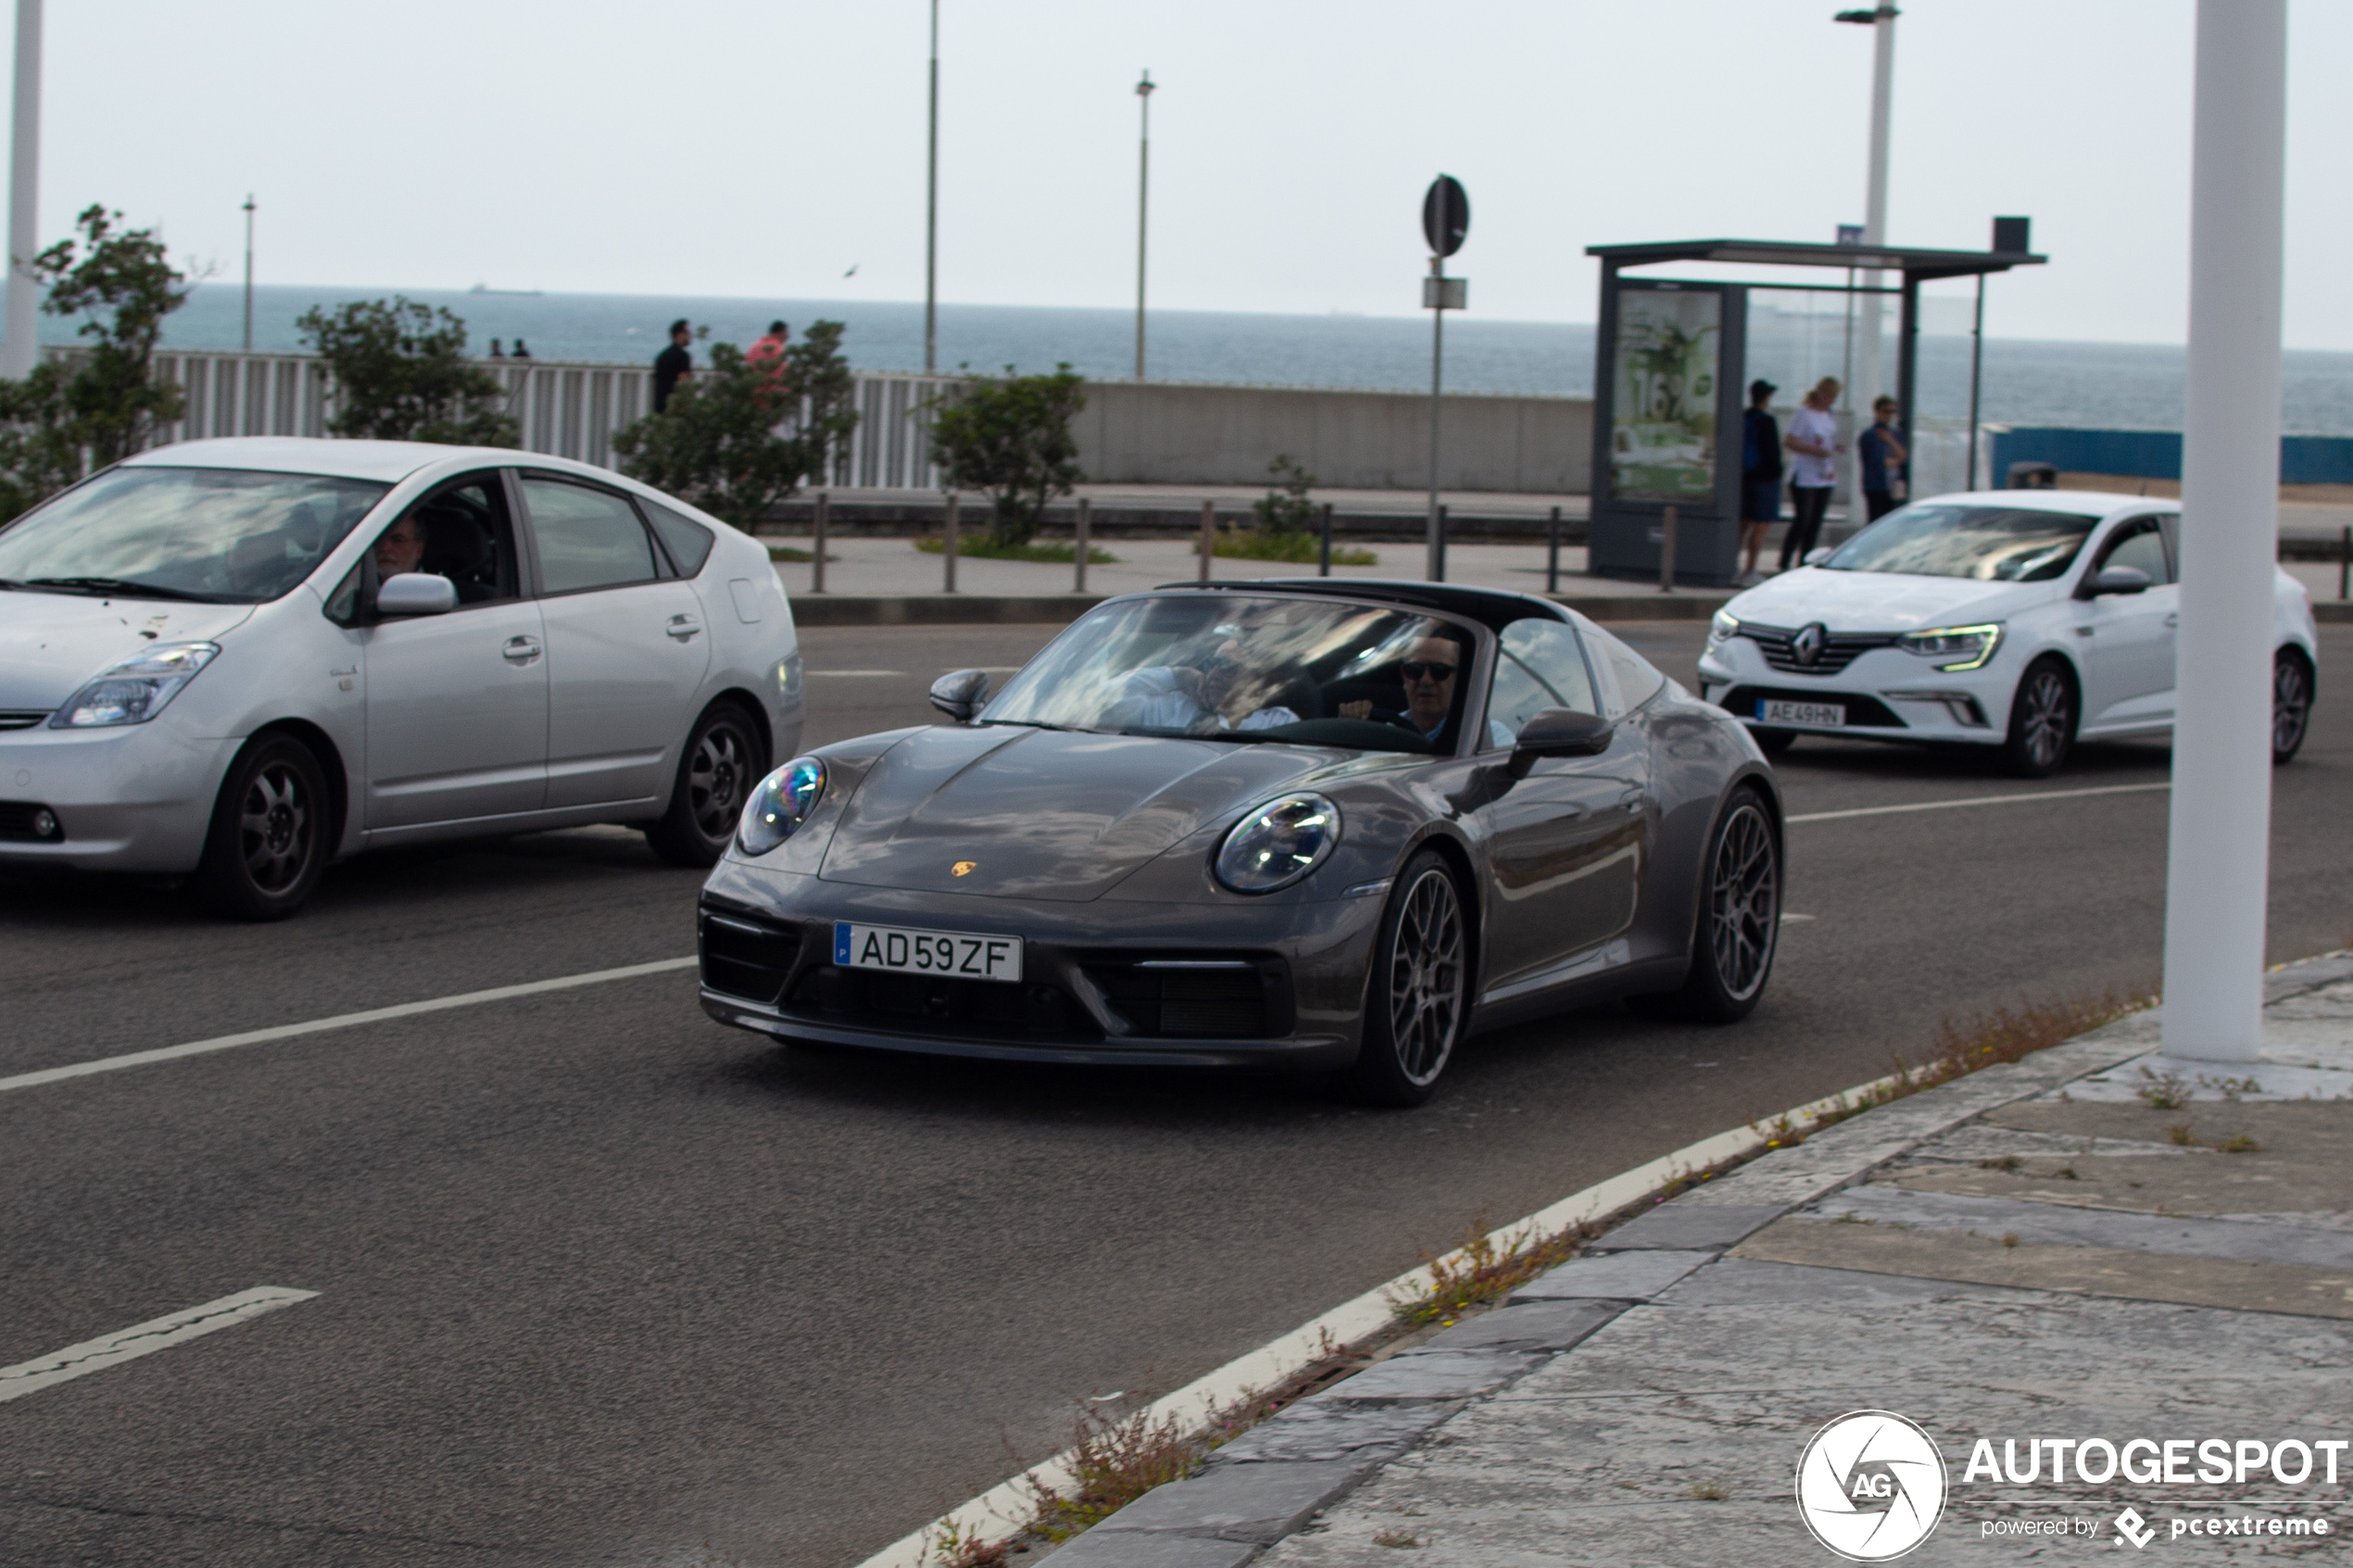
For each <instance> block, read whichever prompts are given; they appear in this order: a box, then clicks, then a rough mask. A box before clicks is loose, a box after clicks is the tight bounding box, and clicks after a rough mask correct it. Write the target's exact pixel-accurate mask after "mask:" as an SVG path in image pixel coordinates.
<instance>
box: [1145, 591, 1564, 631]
mask: <svg viewBox="0 0 2353 1568" xmlns="http://www.w3.org/2000/svg"><path fill="white" fill-rule="evenodd" d="M1265 588H1277V589H1280V590H1281V591H1282V592H1284V593H1286V594H1328V595H1330V596H1332V597H1333V598H1336V599H1377V600H1383V601H1386V602H1388V603H1390V604H1401V605H1413V606H1416V607H1417V608H1423V609H1435V610H1441V611H1443V612H1444V613H1446V614H1448V615H1454V616H1460V617H1461V618H1462V619H1463V620H1465V621H1478V622H1479V623H1480V624H1481V625H1483V626H1486V627H1488V628H1490V629H1491V630H1493V631H1498V632H1500V631H1502V630H1503V629H1504V627H1506V626H1508V625H1510V624H1511V623H1512V622H1513V621H1526V620H1527V619H1528V618H1529V617H1530V616H1542V617H1545V618H1546V619H1549V620H1553V621H1567V619H1568V612H1567V610H1565V609H1563V608H1561V607H1560V606H1558V605H1556V604H1554V602H1553V601H1552V600H1550V599H1545V598H1539V597H1537V596H1535V595H1534V594H1513V593H1507V592H1505V591H1504V590H1503V589H1501V588H1466V587H1463V586H1460V585H1459V584H1456V583H1414V582H1404V581H1390V580H1386V579H1382V578H1364V577H1261V578H1256V579H1253V580H1252V581H1250V582H1231V583H1162V584H1161V585H1160V586H1159V587H1157V588H1154V589H1153V590H1152V592H1153V593H1156V594H1159V593H1171V592H1176V591H1178V590H1186V591H1190V592H1193V593H1202V594H1220V593H1224V594H1246V593H1249V592H1251V591H1252V589H1265Z"/></svg>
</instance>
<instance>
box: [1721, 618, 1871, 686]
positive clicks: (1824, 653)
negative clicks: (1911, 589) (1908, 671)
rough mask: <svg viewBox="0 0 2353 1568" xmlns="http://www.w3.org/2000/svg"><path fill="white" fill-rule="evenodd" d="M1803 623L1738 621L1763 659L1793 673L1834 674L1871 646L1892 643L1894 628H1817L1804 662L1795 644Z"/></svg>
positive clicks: (1743, 634) (1744, 634)
mask: <svg viewBox="0 0 2353 1568" xmlns="http://www.w3.org/2000/svg"><path fill="white" fill-rule="evenodd" d="M1807 630H1809V628H1806V627H1789V626H1758V625H1756V624H1755V623H1753V622H1751V621H1742V622H1741V635H1742V636H1743V637H1746V638H1748V639H1749V640H1750V641H1751V642H1753V643H1755V645H1756V646H1757V650H1758V651H1759V652H1761V653H1762V654H1764V656H1765V662H1766V663H1768V664H1769V665H1771V666H1772V667H1773V668H1774V669H1776V670H1779V671H1784V672H1786V673H1788V674H1792V675H1835V674H1837V673H1838V672H1839V671H1842V670H1843V669H1845V668H1846V667H1847V666H1848V665H1850V664H1852V663H1854V662H1855V660H1856V657H1857V656H1858V655H1861V654H1865V653H1869V651H1870V650H1871V649H1873V648H1886V647H1894V646H1895V639H1896V638H1897V637H1899V636H1900V635H1902V633H1897V632H1820V633H1816V635H1817V636H1818V638H1819V639H1820V642H1819V644H1818V647H1817V649H1816V651H1815V653H1814V658H1813V661H1812V662H1811V663H1808V662H1806V659H1805V658H1804V657H1803V654H1802V651H1801V649H1800V648H1799V646H1798V637H1799V635H1800V633H1803V632H1805V631H1807Z"/></svg>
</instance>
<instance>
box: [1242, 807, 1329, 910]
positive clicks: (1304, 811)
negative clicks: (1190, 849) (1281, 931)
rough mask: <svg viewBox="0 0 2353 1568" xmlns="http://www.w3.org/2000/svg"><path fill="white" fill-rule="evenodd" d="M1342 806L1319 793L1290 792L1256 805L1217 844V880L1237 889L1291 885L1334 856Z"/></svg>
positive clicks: (1257, 890) (1271, 889)
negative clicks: (1223, 840) (1333, 849)
mask: <svg viewBox="0 0 2353 1568" xmlns="http://www.w3.org/2000/svg"><path fill="white" fill-rule="evenodd" d="M1339 842H1340V808H1339V807H1337V806H1335V805H1333V804H1332V803H1331V802H1330V801H1328V800H1327V799H1325V798H1324V797H1322V796H1320V795H1286V796H1284V797H1282V798H1281V799H1279V800H1269V801H1268V802H1266V804H1265V805H1264V806H1258V807H1253V808H1252V809H1251V810H1249V811H1248V812H1245V813H1244V814H1243V816H1242V820H1241V821H1240V822H1236V823H1235V824H1234V827H1233V831H1232V832H1230V833H1228V834H1227V835H1226V842H1225V843H1224V844H1222V845H1220V846H1218V849H1217V862H1216V870H1217V880H1218V881H1219V882H1222V883H1224V884H1226V885H1227V887H1230V888H1232V889H1233V890H1234V891H1235V892H1237V893H1272V892H1274V891H1275V890H1276V889H1277V888H1280V887H1289V886H1290V884H1292V883H1294V882H1297V881H1298V880H1299V879H1300V878H1301V877H1303V876H1305V875H1306V874H1307V873H1308V872H1312V871H1314V870H1315V868H1316V867H1317V866H1320V865H1322V864H1323V863H1324V862H1325V860H1327V859H1329V858H1330V856H1331V852H1332V846H1334V845H1336V844H1338V843H1339Z"/></svg>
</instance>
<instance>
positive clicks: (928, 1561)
mask: <svg viewBox="0 0 2353 1568" xmlns="http://www.w3.org/2000/svg"><path fill="white" fill-rule="evenodd" d="M1012 1551H1013V1537H1010V1536H1008V1537H1004V1538H1003V1539H1001V1540H994V1541H992V1540H988V1539H985V1538H983V1537H981V1536H980V1535H978V1534H977V1533H975V1534H971V1535H967V1534H965V1532H964V1527H963V1525H961V1524H957V1523H956V1522H955V1521H954V1520H953V1519H950V1520H947V1521H945V1522H944V1523H942V1524H939V1525H938V1526H937V1528H936V1529H934V1530H933V1532H932V1533H931V1534H930V1536H929V1537H926V1538H925V1541H924V1555H923V1558H922V1562H923V1563H924V1568H1005V1564H1006V1563H1008V1562H1011V1561H1012Z"/></svg>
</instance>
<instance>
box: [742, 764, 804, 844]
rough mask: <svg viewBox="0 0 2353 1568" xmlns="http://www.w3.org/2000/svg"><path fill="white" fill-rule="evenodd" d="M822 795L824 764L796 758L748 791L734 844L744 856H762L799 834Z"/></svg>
mask: <svg viewBox="0 0 2353 1568" xmlns="http://www.w3.org/2000/svg"><path fill="white" fill-rule="evenodd" d="M824 793H825V765H824V763H823V762H820V761H819V760H818V759H816V758H814V757H796V758H794V759H792V760H791V761H789V762H787V763H786V764H785V765H784V766H783V767H781V768H779V769H777V770H776V771H774V772H773V773H771V774H769V775H768V776H767V777H766V778H764V779H762V780H761V781H760V787H759V788H758V789H755V790H753V791H752V792H751V800H750V802H749V804H748V805H746V806H745V807H744V820H743V822H742V824H741V825H740V826H738V827H737V828H736V844H738V845H740V846H741V847H742V848H743V852H744V853H745V854H747V855H765V854H766V853H768V851H770V850H771V849H774V847H776V846H777V845H779V844H782V843H783V842H784V841H785V840H786V839H787V838H790V837H791V836H792V835H793V834H795V833H797V832H799V828H800V824H801V823H803V822H807V821H808V820H809V813H810V812H812V811H814V810H815V809H817V800H818V797H820V796H822V795H824Z"/></svg>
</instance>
